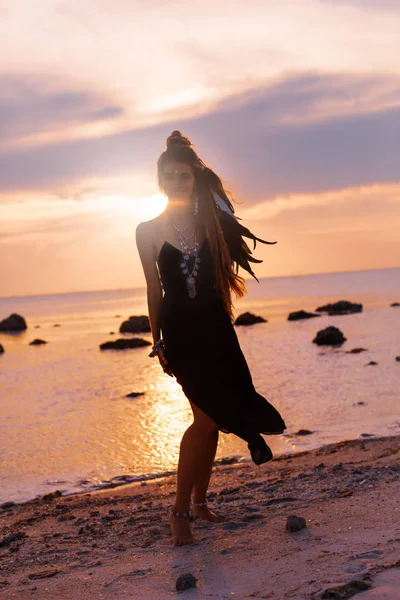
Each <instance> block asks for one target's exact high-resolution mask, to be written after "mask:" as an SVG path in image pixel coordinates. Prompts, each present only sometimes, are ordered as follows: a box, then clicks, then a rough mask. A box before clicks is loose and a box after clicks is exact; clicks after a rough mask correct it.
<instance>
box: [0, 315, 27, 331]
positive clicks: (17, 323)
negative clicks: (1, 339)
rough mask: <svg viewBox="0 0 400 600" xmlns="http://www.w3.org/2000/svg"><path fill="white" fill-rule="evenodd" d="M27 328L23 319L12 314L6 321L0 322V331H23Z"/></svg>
mask: <svg viewBox="0 0 400 600" xmlns="http://www.w3.org/2000/svg"><path fill="white" fill-rule="evenodd" d="M26 328H27V326H26V321H25V319H24V317H21V316H20V315H17V314H16V313H13V314H12V315H10V316H9V317H7V319H3V321H0V331H25V329H26Z"/></svg>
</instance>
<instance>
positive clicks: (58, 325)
mask: <svg viewBox="0 0 400 600" xmlns="http://www.w3.org/2000/svg"><path fill="white" fill-rule="evenodd" d="M53 327H61V325H60V323H54V325H53Z"/></svg>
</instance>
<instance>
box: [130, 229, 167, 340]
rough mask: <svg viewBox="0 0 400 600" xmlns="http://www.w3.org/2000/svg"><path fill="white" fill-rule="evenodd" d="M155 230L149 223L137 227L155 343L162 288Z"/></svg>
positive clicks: (158, 327) (137, 239)
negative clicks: (155, 245)
mask: <svg viewBox="0 0 400 600" xmlns="http://www.w3.org/2000/svg"><path fill="white" fill-rule="evenodd" d="M152 234H153V231H152V228H151V225H150V224H149V223H139V225H138V226H137V228H136V245H137V249H138V252H139V256H140V260H141V261H142V267H143V271H144V276H145V278H146V284H147V305H148V309H149V320H150V327H151V333H152V335H153V343H156V342H157V341H158V340H159V339H160V309H161V298H162V288H161V283H160V278H159V275H158V270H157V264H156V255H155V248H154V243H153V235H152Z"/></svg>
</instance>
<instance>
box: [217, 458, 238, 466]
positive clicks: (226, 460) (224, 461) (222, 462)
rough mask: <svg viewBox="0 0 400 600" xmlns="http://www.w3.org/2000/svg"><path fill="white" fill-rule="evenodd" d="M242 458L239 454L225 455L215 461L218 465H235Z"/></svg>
mask: <svg viewBox="0 0 400 600" xmlns="http://www.w3.org/2000/svg"><path fill="white" fill-rule="evenodd" d="M239 460H240V458H239V456H225V457H222V458H218V459H217V460H216V461H214V462H215V464H217V465H234V464H236V463H238V462H239Z"/></svg>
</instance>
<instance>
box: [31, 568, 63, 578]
mask: <svg viewBox="0 0 400 600" xmlns="http://www.w3.org/2000/svg"><path fill="white" fill-rule="evenodd" d="M59 572H60V571H59V570H58V569H46V570H45V571H38V572H36V573H29V575H28V579H48V578H49V577H54V575H57V573H59Z"/></svg>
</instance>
